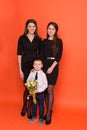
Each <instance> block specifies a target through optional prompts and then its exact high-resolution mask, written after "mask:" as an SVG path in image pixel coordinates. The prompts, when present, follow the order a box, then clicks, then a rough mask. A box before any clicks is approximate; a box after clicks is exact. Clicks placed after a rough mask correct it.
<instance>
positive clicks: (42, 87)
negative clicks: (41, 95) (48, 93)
mask: <svg viewBox="0 0 87 130" xmlns="http://www.w3.org/2000/svg"><path fill="white" fill-rule="evenodd" d="M38 81H39V86H38V92H43V91H44V90H45V89H46V88H47V87H48V82H47V77H46V75H45V73H44V72H42V73H40V75H39V79H38Z"/></svg>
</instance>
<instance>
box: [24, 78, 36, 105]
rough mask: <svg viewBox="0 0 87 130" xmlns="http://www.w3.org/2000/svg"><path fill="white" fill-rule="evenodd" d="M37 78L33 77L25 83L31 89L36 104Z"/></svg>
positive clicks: (30, 92)
mask: <svg viewBox="0 0 87 130" xmlns="http://www.w3.org/2000/svg"><path fill="white" fill-rule="evenodd" d="M37 85H38V83H37V80H35V79H32V80H29V81H27V82H26V83H25V87H26V88H27V89H28V90H29V94H30V95H29V96H32V97H33V103H35V104H36V102H37V101H36V97H35V93H34V91H35V90H37Z"/></svg>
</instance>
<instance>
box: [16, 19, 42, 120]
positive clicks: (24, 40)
mask: <svg viewBox="0 0 87 130" xmlns="http://www.w3.org/2000/svg"><path fill="white" fill-rule="evenodd" d="M40 42H41V38H40V37H39V36H38V33H37V23H36V21H35V20H34V19H29V20H27V22H26V25H25V31H24V34H23V35H21V36H20V37H19V40H18V47H17V55H18V64H19V72H20V77H21V78H22V79H23V81H24V83H25V82H26V79H27V77H28V75H29V73H30V70H31V69H32V68H33V60H34V59H35V58H36V57H37V55H38V53H39V48H40ZM27 96H28V90H27V89H26V87H25V90H24V94H23V107H22V111H21V115H22V116H24V115H25V114H26V112H28V118H31V102H32V98H31V97H30V98H29V101H28V106H27Z"/></svg>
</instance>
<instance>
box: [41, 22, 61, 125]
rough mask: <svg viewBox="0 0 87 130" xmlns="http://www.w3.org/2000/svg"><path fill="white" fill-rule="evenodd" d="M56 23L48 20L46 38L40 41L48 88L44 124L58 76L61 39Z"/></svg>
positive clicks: (47, 120) (47, 119) (49, 120)
mask: <svg viewBox="0 0 87 130" xmlns="http://www.w3.org/2000/svg"><path fill="white" fill-rule="evenodd" d="M57 32H58V25H57V24H56V23H55V22H50V23H49V24H48V25H47V38H46V39H44V40H43V41H42V47H41V56H42V57H43V63H44V71H45V73H46V75H47V79H48V88H47V89H46V91H45V102H46V116H45V118H46V124H50V123H51V116H52V107H53V103H54V85H55V84H56V81H57V77H58V71H59V69H58V67H59V61H60V59H61V56H62V49H63V45H62V40H61V39H60V38H59V37H58V36H57Z"/></svg>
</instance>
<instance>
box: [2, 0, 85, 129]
mask: <svg viewBox="0 0 87 130" xmlns="http://www.w3.org/2000/svg"><path fill="white" fill-rule="evenodd" d="M86 5H87V1H86V0H73V1H70V0H48V1H47V0H43V1H41V0H32V1H29V0H22V1H21V0H19V1H18V0H15V1H14V0H3V1H1V2H0V104H1V105H0V106H1V107H0V109H1V110H0V111H1V117H2V116H3V123H2V124H4V121H5V119H4V116H5V115H2V113H7V112H6V110H9V109H5V110H4V109H3V107H5V108H6V107H7V106H9V105H10V106H12V105H11V104H13V103H14V104H16V107H17V104H20V107H19V109H18V112H20V110H21V106H22V94H23V89H24V88H23V84H22V80H21V79H20V76H19V70H18V62H17V54H16V49H17V41H18V37H19V36H20V35H21V34H22V33H23V31H24V25H25V22H26V20H27V19H29V18H34V19H36V21H37V23H38V32H39V35H40V36H41V37H42V38H45V37H46V26H47V24H48V22H50V21H55V22H57V23H58V25H59V33H58V35H59V37H61V38H62V40H63V55H62V59H61V61H60V72H59V77H58V81H57V84H56V86H55V103H54V110H55V111H56V112H58V109H59V108H60V111H61V110H62V109H65V110H66V109H67V110H70V109H72V110H77V111H80V110H81V111H80V113H81V112H82V113H83V112H84V111H85V114H82V115H84V116H83V118H82V117H80V118H81V123H82V124H84V122H85V121H86V118H87V76H86V74H87V60H86V59H87V17H86V16H87V14H86V12H87V8H86ZM2 104H3V105H2ZM8 104H9V105H8ZM2 106H3V107H2ZM14 106H15V105H14ZM62 111H63V110H62ZM9 112H10V110H9ZM18 114H19V113H18ZM69 114H70V113H68V112H67V115H68V116H69ZM78 115H79V114H78ZM82 115H81V116H82ZM17 116H19V115H17ZM54 116H55V113H54ZM61 116H62V115H61ZM54 120H55V119H54ZM82 121H83V122H82ZM81 123H80V125H81ZM71 124H72V123H71ZM74 126H75V128H76V130H80V128H81V130H83V129H82V127H83V125H82V127H79V126H77V127H76V124H74ZM4 127H5V126H4V125H1V128H2V129H4ZM22 127H23V126H22ZM25 127H26V126H25ZM57 127H58V124H57ZM8 128H9V129H10V125H8ZM18 128H20V127H18ZM75 128H74V130H75ZM78 128H79V129H78ZM84 128H85V129H87V126H85V127H84ZM6 129H7V127H6ZM21 129H22V128H21ZM26 129H27V128H26ZM60 129H61V130H66V129H68V127H67V126H66V128H61V126H60ZM11 130H13V128H11ZM16 130H17V128H16ZM69 130H71V128H70V129H69Z"/></svg>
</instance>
